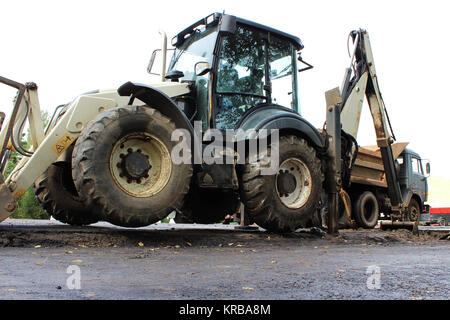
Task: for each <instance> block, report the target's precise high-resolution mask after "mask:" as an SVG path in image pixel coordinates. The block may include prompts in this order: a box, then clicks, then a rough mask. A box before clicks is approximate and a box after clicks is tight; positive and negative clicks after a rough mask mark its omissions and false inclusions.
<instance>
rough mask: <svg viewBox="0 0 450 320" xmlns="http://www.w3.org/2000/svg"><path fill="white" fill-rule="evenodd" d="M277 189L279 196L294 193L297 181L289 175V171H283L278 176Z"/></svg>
mask: <svg viewBox="0 0 450 320" xmlns="http://www.w3.org/2000/svg"><path fill="white" fill-rule="evenodd" d="M277 187H278V192H279V193H280V195H281V194H282V195H288V194H291V193H292V192H294V190H295V188H296V187H297V181H296V180H295V177H294V176H293V175H292V174H290V173H289V171H287V170H284V171H281V172H280V173H279V174H278V178H277Z"/></svg>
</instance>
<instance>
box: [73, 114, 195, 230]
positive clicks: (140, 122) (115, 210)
mask: <svg viewBox="0 0 450 320" xmlns="http://www.w3.org/2000/svg"><path fill="white" fill-rule="evenodd" d="M174 130H175V125H174V123H173V121H171V120H170V119H169V118H167V117H165V116H163V115H162V114H161V113H160V112H158V111H157V110H155V109H153V108H150V107H148V106H126V107H120V108H116V109H113V110H110V111H107V112H104V113H102V114H100V115H99V116H97V117H96V118H95V119H94V120H92V121H91V122H90V123H89V125H88V126H87V127H86V128H85V129H84V130H83V132H82V134H81V135H80V137H79V138H78V141H77V143H76V145H75V150H74V157H73V167H72V171H73V172H72V173H73V176H74V180H75V185H76V187H77V190H78V191H79V193H80V195H81V196H82V198H83V200H84V201H85V203H86V204H88V205H89V206H92V208H93V210H94V211H95V212H96V213H97V214H98V215H99V216H101V217H102V218H103V219H105V220H106V221H109V222H111V223H113V224H116V225H119V226H125V227H140V226H146V225H150V224H152V223H155V222H157V221H159V220H161V219H163V218H165V217H166V216H167V215H169V213H171V212H172V211H173V210H178V209H180V208H181V205H182V204H183V201H184V198H185V195H186V194H187V192H188V190H189V184H190V179H191V177H192V165H191V164H190V163H189V164H174V163H173V162H172V158H171V151H172V148H173V147H174V146H175V145H176V144H177V142H175V141H171V135H172V132H173V131H174Z"/></svg>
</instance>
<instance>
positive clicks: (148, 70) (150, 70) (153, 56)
mask: <svg viewBox="0 0 450 320" xmlns="http://www.w3.org/2000/svg"><path fill="white" fill-rule="evenodd" d="M158 51H161V49H156V50H154V51H153V53H152V56H151V58H150V61H149V62H148V66H147V72H148V73H150V74H156V73H152V68H153V64H154V63H155V59H156V53H157V52H158Z"/></svg>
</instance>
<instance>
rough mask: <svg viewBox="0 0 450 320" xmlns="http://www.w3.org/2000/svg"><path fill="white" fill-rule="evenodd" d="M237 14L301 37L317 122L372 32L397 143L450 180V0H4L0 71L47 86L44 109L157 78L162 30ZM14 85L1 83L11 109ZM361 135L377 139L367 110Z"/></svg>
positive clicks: (304, 98)
mask: <svg viewBox="0 0 450 320" xmlns="http://www.w3.org/2000/svg"><path fill="white" fill-rule="evenodd" d="M223 10H225V11H226V13H229V14H233V15H236V16H239V17H242V18H245V19H248V20H252V21H255V22H258V23H261V24H265V25H268V26H271V27H273V28H276V29H280V30H282V31H284V32H287V33H291V34H293V35H296V36H298V37H300V38H301V39H302V41H303V43H304V45H305V49H304V50H303V58H304V59H305V60H306V61H308V62H310V63H312V64H313V65H314V66H315V68H314V69H313V70H310V71H307V72H304V73H301V74H300V102H301V106H302V114H303V116H304V117H305V118H306V119H307V120H309V121H310V122H311V123H313V124H314V125H315V126H317V127H322V124H323V121H324V117H325V111H324V109H325V99H324V92H325V91H327V90H329V89H332V88H334V87H337V86H340V85H341V82H342V77H343V74H344V69H345V68H346V67H348V65H349V58H348V54H347V35H348V33H349V32H350V31H351V30H353V29H357V28H360V27H361V28H364V29H367V30H368V32H369V34H370V38H371V42H372V49H373V52H374V57H375V63H376V67H377V72H378V76H379V83H380V87H381V91H382V94H383V97H384V100H385V103H386V106H387V109H388V112H389V115H390V118H391V121H392V125H393V128H394V132H395V134H396V136H397V141H408V142H410V147H411V148H412V149H414V150H416V151H417V152H419V153H420V154H421V155H422V157H423V158H426V159H430V160H431V164H432V174H433V175H435V176H443V177H450V169H448V168H449V165H450V161H449V156H450V152H449V149H448V145H449V143H448V141H447V139H448V137H449V136H448V134H447V133H448V132H449V131H450V130H449V129H450V122H449V119H450V111H449V107H450V104H449V102H448V101H449V100H447V99H446V97H447V93H448V91H447V90H449V88H448V87H447V85H448V83H449V81H448V80H447V77H448V75H449V74H450V64H449V62H448V60H449V52H450V50H449V49H450V45H449V40H448V32H449V31H450V22H449V20H448V12H449V10H448V2H447V1H437V0H428V1H399V0H395V1H392V0H390V1H381V0H378V1H362V0H359V1H358V0H357V1H350V0H348V1H319V0H316V1H285V0H278V1H275V2H274V1H262V0H260V1H242V0H240V1H235V0H227V1H212V0H210V1H204V2H195V1H175V0H172V1H160V2H154V1H149V0H147V1H139V0H127V1H123V0H122V1H114V0H109V1H95V0H90V1H85V0H78V1H50V0H49V1H45V0H40V1H29V0H25V1H2V2H1V5H0V41H1V42H0V43H1V51H0V75H2V76H4V77H8V78H11V79H13V80H16V81H19V82H27V81H33V82H36V83H37V84H38V86H39V96H40V102H41V107H42V108H43V109H45V110H47V111H48V112H49V113H50V114H51V113H52V111H53V109H54V108H55V107H56V106H58V105H59V104H62V103H65V102H68V101H70V100H72V99H73V98H74V97H76V96H77V95H79V94H81V93H83V92H86V91H90V90H93V89H99V88H101V89H107V88H116V87H118V86H119V85H121V84H123V83H124V82H126V81H135V82H141V83H151V82H155V81H157V78H155V77H152V76H150V75H148V74H147V73H146V68H147V63H148V60H149V58H150V55H151V52H152V51H153V50H154V49H156V48H159V47H160V36H159V34H158V30H159V29H164V30H165V31H166V32H167V34H168V36H169V39H171V38H172V36H174V35H175V34H176V33H178V32H179V31H181V30H182V29H184V28H185V27H187V26H189V25H191V24H192V23H193V22H195V21H197V20H198V19H200V18H203V17H205V16H207V15H209V14H210V13H212V12H222V11H223ZM14 94H15V92H14V90H12V89H7V88H6V87H4V86H1V87H0V109H1V110H2V111H6V112H9V111H10V110H11V107H12V99H13V97H14ZM359 132H360V133H359V138H358V141H359V143H360V144H361V145H365V144H375V140H374V139H375V138H374V137H375V136H374V130H373V125H372V122H371V119H370V116H369V112H368V110H367V105H366V106H365V108H364V111H363V115H362V122H361V125H360V131H359Z"/></svg>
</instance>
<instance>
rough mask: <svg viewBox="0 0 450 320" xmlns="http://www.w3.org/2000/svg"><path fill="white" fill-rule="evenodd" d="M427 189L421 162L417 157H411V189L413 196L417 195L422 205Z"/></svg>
mask: <svg viewBox="0 0 450 320" xmlns="http://www.w3.org/2000/svg"><path fill="white" fill-rule="evenodd" d="M427 188H428V185H427V178H426V176H425V174H424V170H423V167H422V161H421V160H420V159H419V158H418V157H416V156H414V155H411V189H412V191H413V193H414V194H417V195H418V196H419V197H420V198H421V199H422V203H423V202H424V201H425V199H426V194H427V192H428V190H427ZM421 206H422V204H421Z"/></svg>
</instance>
